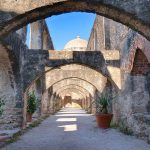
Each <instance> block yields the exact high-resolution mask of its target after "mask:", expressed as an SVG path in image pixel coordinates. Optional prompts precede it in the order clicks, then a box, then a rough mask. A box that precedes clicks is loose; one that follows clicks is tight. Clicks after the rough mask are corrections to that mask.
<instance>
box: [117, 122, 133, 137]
mask: <svg viewBox="0 0 150 150" xmlns="http://www.w3.org/2000/svg"><path fill="white" fill-rule="evenodd" d="M118 126H119V130H120V131H121V132H123V133H124V134H127V135H133V131H132V130H131V129H130V128H129V127H128V126H127V123H126V119H120V121H119V124H118Z"/></svg>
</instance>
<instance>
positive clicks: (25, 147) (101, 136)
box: [2, 108, 150, 150]
mask: <svg viewBox="0 0 150 150" xmlns="http://www.w3.org/2000/svg"><path fill="white" fill-rule="evenodd" d="M2 150H150V145H148V144H146V143H145V142H144V141H141V140H138V139H136V138H134V137H131V136H126V135H124V134H122V133H120V132H117V131H116V130H114V129H109V130H101V129H98V128H97V127H96V124H95V117H93V116H92V115H89V114H86V113H85V112H84V111H83V110H80V109H73V108H66V109H62V110H61V111H60V112H58V113H57V114H56V115H54V116H51V117H49V118H48V119H46V120H45V121H44V122H43V123H42V124H40V125H39V126H38V127H36V128H33V129H32V130H30V131H29V132H28V133H26V134H25V135H23V136H22V137H21V138H20V140H18V141H17V142H15V143H12V144H10V145H8V146H7V147H5V148H3V149H2Z"/></svg>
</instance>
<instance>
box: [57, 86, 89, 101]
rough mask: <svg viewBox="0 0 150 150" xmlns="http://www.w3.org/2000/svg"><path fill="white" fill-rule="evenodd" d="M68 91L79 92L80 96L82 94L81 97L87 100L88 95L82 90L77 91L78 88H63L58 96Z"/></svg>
mask: <svg viewBox="0 0 150 150" xmlns="http://www.w3.org/2000/svg"><path fill="white" fill-rule="evenodd" d="M66 90H69V91H70V92H73V91H74V92H78V94H79V93H80V95H82V96H83V97H82V98H84V99H85V98H86V93H84V92H83V91H82V90H80V89H77V88H76V87H68V88H62V89H61V90H59V92H58V93H57V94H59V95H60V93H62V92H64V91H66Z"/></svg>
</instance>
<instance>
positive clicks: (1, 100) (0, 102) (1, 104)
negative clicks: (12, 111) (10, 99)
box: [0, 98, 5, 116]
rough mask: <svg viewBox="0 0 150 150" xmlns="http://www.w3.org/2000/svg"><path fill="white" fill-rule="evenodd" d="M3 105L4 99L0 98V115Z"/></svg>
mask: <svg viewBox="0 0 150 150" xmlns="http://www.w3.org/2000/svg"><path fill="white" fill-rule="evenodd" d="M4 105H5V102H4V99H2V98H0V116H1V115H2V114H3V112H4Z"/></svg>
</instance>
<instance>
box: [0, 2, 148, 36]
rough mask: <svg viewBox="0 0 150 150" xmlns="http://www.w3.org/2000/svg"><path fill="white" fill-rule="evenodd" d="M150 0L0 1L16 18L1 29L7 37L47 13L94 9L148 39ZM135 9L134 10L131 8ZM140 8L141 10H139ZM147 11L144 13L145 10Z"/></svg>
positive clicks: (4, 9)
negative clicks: (143, 0)
mask: <svg viewBox="0 0 150 150" xmlns="http://www.w3.org/2000/svg"><path fill="white" fill-rule="evenodd" d="M8 6H9V7H8ZM147 6H149V2H148V1H145V2H142V3H141V2H140V1H136V2H131V1H124V2H123V1H121V0H119V1H117V2H116V1H114V0H113V1H97V0H92V1H89V0H79V1H74V0H65V1H64V0H58V1H53V0H47V1H40V0H38V1H36V2H33V1H30V0H29V1H28V2H20V1H19V2H18V1H15V2H14V1H13V3H11V5H10V2H1V11H2V12H3V13H4V12H5V11H6V12H12V13H13V15H14V16H16V17H14V18H12V19H10V20H9V21H6V20H5V25H4V24H3V25H2V27H1V29H3V30H1V32H0V36H1V37H2V36H4V35H6V34H8V33H10V32H11V31H14V30H17V29H19V28H21V27H22V26H24V25H27V24H28V23H30V22H33V21H36V20H39V19H42V18H46V17H48V16H52V15H56V14H61V13H66V12H73V11H84V12H94V13H97V14H100V15H102V16H105V17H108V18H111V19H113V20H115V21H118V22H120V23H122V24H124V25H127V26H129V27H130V28H132V29H134V30H136V31H138V32H139V33H141V34H142V35H144V36H145V37H147V39H150V29H149V24H150V22H149V20H150V19H149V18H148V17H147V16H149V11H148V9H149V8H147ZM131 8H132V9H131ZM137 8H138V9H137ZM143 12H144V13H143Z"/></svg>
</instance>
